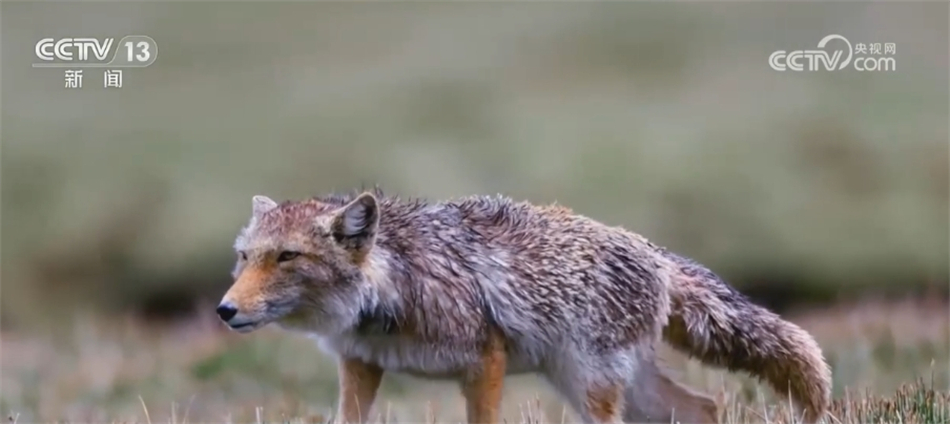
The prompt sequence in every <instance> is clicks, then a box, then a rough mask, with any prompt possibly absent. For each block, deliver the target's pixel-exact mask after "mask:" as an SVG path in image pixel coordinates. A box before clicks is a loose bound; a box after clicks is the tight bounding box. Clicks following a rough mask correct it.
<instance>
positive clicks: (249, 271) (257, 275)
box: [225, 263, 277, 311]
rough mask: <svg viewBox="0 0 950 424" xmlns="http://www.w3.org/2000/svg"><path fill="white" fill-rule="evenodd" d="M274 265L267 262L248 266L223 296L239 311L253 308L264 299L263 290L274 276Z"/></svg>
mask: <svg viewBox="0 0 950 424" xmlns="http://www.w3.org/2000/svg"><path fill="white" fill-rule="evenodd" d="M276 267H277V266H276V265H275V264H268V263H263V264H254V265H250V266H248V267H247V268H245V269H244V271H242V272H241V275H240V276H238V279H237V281H235V282H234V284H233V285H232V286H231V289H230V290H228V292H227V294H225V298H226V299H228V300H229V301H231V302H232V303H234V306H236V307H237V308H238V310H240V311H248V310H254V309H255V308H257V305H258V304H259V303H260V302H262V301H263V300H264V292H265V290H266V289H267V285H268V283H270V282H271V281H272V280H273V278H274V275H275V271H276V270H275V269H274V268H276Z"/></svg>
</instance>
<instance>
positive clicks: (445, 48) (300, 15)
mask: <svg viewBox="0 0 950 424" xmlns="http://www.w3.org/2000/svg"><path fill="white" fill-rule="evenodd" d="M2 12H3V13H2V31H3V37H2V43H3V44H2V48H3V49H2V50H3V57H2V58H3V62H2V64H3V68H2V71H3V72H2V82H3V86H2V88H3V92H2V96H3V104H2V106H3V107H2V164H0V168H2V253H3V254H2V263H0V269H2V284H3V288H2V305H0V306H2V324H3V326H4V327H5V328H27V327H28V326H32V325H34V324H37V325H38V324H41V323H44V322H45V323H49V322H54V323H55V322H56V321H57V320H61V319H63V317H68V316H72V315H70V314H73V313H79V312H93V313H118V312H129V311H134V312H141V313H144V314H147V316H159V315H162V316H176V315H181V314H185V313H188V312H189V311H190V310H192V309H193V308H195V307H198V306H196V305H203V304H202V303H201V302H211V303H213V302H215V301H217V299H218V298H219V297H220V296H221V295H222V294H223V292H224V291H225V290H226V289H227V287H228V285H229V284H230V277H229V271H230V269H231V266H232V258H233V256H234V255H233V252H232V250H231V243H232V241H233V237H234V236H235V235H236V232H237V230H238V229H239V228H240V227H241V226H242V225H243V224H244V223H245V222H246V220H247V219H248V216H249V213H250V210H251V202H250V199H251V196H253V195H255V194H266V195H268V196H271V197H273V198H276V199H281V200H283V199H289V198H302V197H306V196H311V195H316V194H322V193H326V192H329V191H334V190H351V189H354V188H359V187H360V186H361V185H366V186H371V185H373V184H380V185H381V186H382V187H383V188H384V189H386V190H388V191H390V192H393V193H398V194H400V195H404V196H413V197H428V198H433V199H437V198H447V197H452V196H461V195H469V194H494V193H503V194H507V195H510V196H513V197H516V198H523V199H528V200H532V201H535V202H554V201H557V202H558V203H561V204H564V205H567V206H570V207H572V208H574V209H575V210H576V211H578V212H580V213H583V214H586V215H589V216H592V217H594V218H597V219H599V220H602V221H604V222H607V223H610V224H616V225H623V226H625V227H626V228H629V229H631V230H634V231H637V232H640V233H642V234H644V235H646V236H647V237H649V238H651V239H653V240H654V241H655V242H657V243H659V244H661V245H665V246H667V247H669V248H671V249H674V250H676V251H678V252H681V253H683V254H686V255H689V256H692V257H694V258H696V259H698V260H700V261H702V262H704V263H706V264H708V265H709V266H710V267H712V268H713V269H714V270H716V271H717V272H719V273H720V274H722V275H723V276H725V277H727V278H728V279H729V280H730V281H731V282H732V283H734V284H735V285H736V286H737V287H739V288H741V289H743V290H744V291H746V292H747V293H750V294H753V295H754V296H755V297H756V299H759V300H760V301H762V302H764V303H767V304H768V305H770V306H774V307H776V308H783V307H786V306H789V305H795V304H799V303H801V302H822V301H829V300H835V299H841V298H842V296H857V295H873V294H875V293H877V294H881V293H884V294H888V295H890V294H904V293H912V292H921V291H926V290H930V289H934V290H938V293H944V294H941V296H946V294H945V293H946V287H947V284H948V275H947V273H948V256H950V251H948V234H950V229H948V216H950V213H948V193H950V185H948V181H950V176H948V155H950V153H948V98H947V94H948V84H947V76H948V65H947V52H948V47H947V37H948V33H947V15H948V6H947V4H946V3H944V2H936V3H933V2H931V3H911V2H897V3H878V2H875V3H869V2H850V3H826V4H821V3H813V2H807V3H806V2H789V3H783V2H767V3H719V2H715V3H714V2H700V3H685V2H676V3H634V2H630V3H595V4H592V3H559V2H539V3H530V2H519V3H495V2H473V3H454V4H450V3H436V2H412V3H409V2H405V3H402V2H400V3H369V2H366V3H364V2H354V3H316V2H314V3H304V2H253V3H252V2H228V3H225V2H164V3H159V2H97V3H77V2H71V3H60V2H4V3H3V5H2ZM831 33H838V34H842V35H844V36H845V37H847V38H848V39H849V40H850V41H851V42H852V44H855V43H874V42H878V43H885V42H893V43H895V44H896V63H897V69H896V71H893V72H877V73H873V72H865V73H860V72H856V71H854V70H853V69H848V70H844V71H836V72H827V71H821V72H798V73H796V72H776V71H774V70H772V69H770V68H769V66H768V57H769V54H771V52H773V51H775V50H778V49H785V50H795V49H813V48H815V46H816V45H817V43H818V40H820V39H821V38H822V37H824V36H825V35H828V34H831ZM128 34H144V35H148V36H151V37H152V38H154V39H155V40H156V41H157V43H158V46H159V56H158V58H157V60H156V62H155V63H154V64H153V65H152V66H150V67H148V68H145V69H127V70H126V71H125V75H124V87H123V88H121V89H118V90H115V89H113V90H106V89H103V88H102V85H101V74H100V73H98V71H97V70H95V69H92V70H87V72H86V78H85V81H84V87H83V88H82V89H80V90H75V89H74V90H70V89H65V88H64V86H63V71H62V70H61V69H35V68H31V67H30V66H29V63H31V62H32V60H33V46H34V43H35V42H36V41H37V40H39V39H40V38H44V37H63V36H98V37H116V39H117V40H118V39H119V38H121V37H122V36H124V35H128ZM209 304H210V303H209ZM201 307H205V306H201Z"/></svg>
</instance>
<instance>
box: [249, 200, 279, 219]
mask: <svg viewBox="0 0 950 424" xmlns="http://www.w3.org/2000/svg"><path fill="white" fill-rule="evenodd" d="M251 204H252V205H253V208H252V209H251V211H252V214H253V215H254V217H255V218H259V217H260V216H261V215H263V214H265V213H267V211H269V210H271V209H274V208H276V207H277V202H275V201H273V200H271V198H270V197H267V196H254V197H252V198H251Z"/></svg>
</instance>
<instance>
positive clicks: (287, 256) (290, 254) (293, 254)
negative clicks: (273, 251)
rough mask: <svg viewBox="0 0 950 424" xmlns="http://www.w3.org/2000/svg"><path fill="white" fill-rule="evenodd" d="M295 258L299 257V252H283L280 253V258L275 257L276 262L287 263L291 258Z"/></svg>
mask: <svg viewBox="0 0 950 424" xmlns="http://www.w3.org/2000/svg"><path fill="white" fill-rule="evenodd" d="M297 256H300V253H299V252H290V251H286V250H285V251H283V252H280V256H278V257H277V262H287V261H289V260H291V259H293V258H296V257H297Z"/></svg>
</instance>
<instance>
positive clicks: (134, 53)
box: [125, 41, 152, 63]
mask: <svg viewBox="0 0 950 424" xmlns="http://www.w3.org/2000/svg"><path fill="white" fill-rule="evenodd" d="M148 47H149V44H148V42H147V41H139V42H135V41H126V42H125V50H126V52H127V53H128V54H127V56H128V61H129V63H135V62H142V63H144V62H148V60H149V59H150V58H151V57H152V52H151V51H149V49H148Z"/></svg>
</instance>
